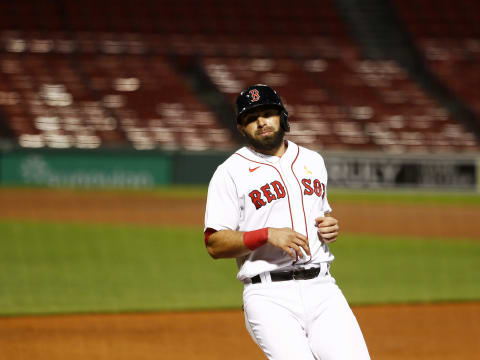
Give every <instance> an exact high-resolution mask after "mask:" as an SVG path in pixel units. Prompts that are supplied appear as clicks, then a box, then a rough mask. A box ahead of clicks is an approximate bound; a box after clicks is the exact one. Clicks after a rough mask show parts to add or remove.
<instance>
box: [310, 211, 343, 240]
mask: <svg viewBox="0 0 480 360" xmlns="http://www.w3.org/2000/svg"><path fill="white" fill-rule="evenodd" d="M315 226H316V227H317V228H318V230H317V233H318V238H319V239H320V241H325V242H326V243H331V242H334V241H336V240H337V237H338V231H339V226H338V220H337V219H335V218H334V217H331V216H325V217H324V216H320V217H317V218H315Z"/></svg>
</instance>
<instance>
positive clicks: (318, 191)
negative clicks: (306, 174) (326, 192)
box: [313, 179, 322, 197]
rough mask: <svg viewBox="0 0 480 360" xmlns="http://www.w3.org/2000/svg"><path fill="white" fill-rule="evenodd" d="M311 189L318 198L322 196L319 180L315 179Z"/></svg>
mask: <svg viewBox="0 0 480 360" xmlns="http://www.w3.org/2000/svg"><path fill="white" fill-rule="evenodd" d="M313 188H314V189H315V194H317V196H318V197H320V196H322V184H321V183H320V180H318V179H315V180H314V181H313Z"/></svg>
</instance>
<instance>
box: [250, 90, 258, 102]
mask: <svg viewBox="0 0 480 360" xmlns="http://www.w3.org/2000/svg"><path fill="white" fill-rule="evenodd" d="M249 93H250V96H251V97H252V102H254V101H258V100H260V94H259V92H258V90H257V89H252V90H250V91H249Z"/></svg>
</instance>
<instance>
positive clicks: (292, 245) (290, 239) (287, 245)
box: [268, 227, 311, 260]
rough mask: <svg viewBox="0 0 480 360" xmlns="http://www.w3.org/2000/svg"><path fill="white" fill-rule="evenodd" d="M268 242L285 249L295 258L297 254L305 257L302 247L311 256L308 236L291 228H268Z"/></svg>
mask: <svg viewBox="0 0 480 360" xmlns="http://www.w3.org/2000/svg"><path fill="white" fill-rule="evenodd" d="M268 242H269V243H270V244H272V245H274V246H276V247H278V248H280V249H282V250H283V251H285V252H286V253H287V254H288V255H290V257H291V258H292V259H293V260H296V259H297V256H299V257H300V258H302V259H303V256H304V255H303V252H302V251H301V250H300V248H302V249H303V250H305V253H306V254H307V255H308V256H311V253H310V247H309V245H308V239H307V237H306V236H304V235H302V234H300V233H298V232H296V231H294V230H292V229H290V228H271V227H269V228H268Z"/></svg>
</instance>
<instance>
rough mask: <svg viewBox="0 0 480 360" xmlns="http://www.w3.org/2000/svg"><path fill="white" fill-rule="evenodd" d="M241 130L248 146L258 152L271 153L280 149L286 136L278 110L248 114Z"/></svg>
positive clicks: (243, 120) (240, 127)
mask: <svg viewBox="0 0 480 360" xmlns="http://www.w3.org/2000/svg"><path fill="white" fill-rule="evenodd" d="M239 130H240V132H241V133H242V134H243V135H244V136H245V138H246V140H247V142H248V144H249V145H250V146H252V147H253V148H254V149H255V150H257V151H258V152H270V151H272V150H274V149H276V148H278V147H279V146H280V145H281V143H282V141H283V138H284V136H285V131H284V130H283V129H282V127H281V126H280V114H279V111H278V110H277V109H263V110H257V111H253V112H251V113H249V114H247V115H246V116H245V117H244V118H243V119H242V124H241V125H240V126H239Z"/></svg>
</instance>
